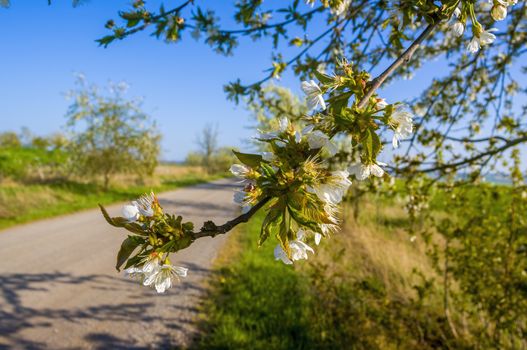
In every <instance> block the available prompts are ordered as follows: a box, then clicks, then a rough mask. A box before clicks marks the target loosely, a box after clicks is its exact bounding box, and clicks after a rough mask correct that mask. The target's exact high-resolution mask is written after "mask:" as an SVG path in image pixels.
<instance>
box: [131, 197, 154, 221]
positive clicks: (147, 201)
mask: <svg viewBox="0 0 527 350" xmlns="http://www.w3.org/2000/svg"><path fill="white" fill-rule="evenodd" d="M156 201H157V199H156V195H155V194H154V192H151V193H150V194H149V195H147V194H144V195H142V196H141V197H140V198H139V199H138V200H137V201H134V202H132V204H133V205H134V206H136V207H137V209H139V212H140V213H141V215H144V216H147V217H150V216H154V209H153V205H154V203H155V202H156Z"/></svg>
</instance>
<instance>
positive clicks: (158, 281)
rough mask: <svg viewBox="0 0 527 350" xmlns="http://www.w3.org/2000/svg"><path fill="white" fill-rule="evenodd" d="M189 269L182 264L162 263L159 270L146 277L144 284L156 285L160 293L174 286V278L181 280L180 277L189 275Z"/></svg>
mask: <svg viewBox="0 0 527 350" xmlns="http://www.w3.org/2000/svg"><path fill="white" fill-rule="evenodd" d="M187 271H188V269H187V268H185V267H181V266H174V265H169V264H164V265H162V266H161V267H160V268H159V269H158V270H157V271H155V272H154V273H151V274H149V275H148V276H146V277H145V279H144V281H143V285H145V286H153V287H155V289H156V291H157V292H158V293H164V292H165V291H166V290H167V289H169V288H170V287H172V280H173V279H175V280H177V281H179V280H180V277H187Z"/></svg>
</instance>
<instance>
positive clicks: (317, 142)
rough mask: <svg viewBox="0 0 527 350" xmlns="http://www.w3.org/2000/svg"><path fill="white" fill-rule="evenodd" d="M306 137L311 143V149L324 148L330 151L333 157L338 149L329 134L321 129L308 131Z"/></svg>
mask: <svg viewBox="0 0 527 350" xmlns="http://www.w3.org/2000/svg"><path fill="white" fill-rule="evenodd" d="M304 130H306V129H304ZM306 138H307V142H308V144H309V149H319V148H323V149H325V150H327V151H328V153H329V155H330V156H331V157H333V156H334V155H335V154H336V153H337V151H338V148H337V145H335V143H333V142H332V141H331V139H330V138H329V136H328V135H326V134H324V133H323V132H322V131H320V130H315V131H313V132H309V133H307V134H306Z"/></svg>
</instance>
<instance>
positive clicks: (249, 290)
mask: <svg viewBox="0 0 527 350" xmlns="http://www.w3.org/2000/svg"><path fill="white" fill-rule="evenodd" d="M396 187H399V189H398V190H397V189H396V190H395V192H393V193H392V195H391V196H378V195H374V194H367V195H364V196H362V198H361V199H360V202H359V203H358V205H357V204H356V203H350V202H348V204H347V206H346V207H345V209H344V212H343V217H345V220H346V221H345V222H344V225H343V228H342V231H341V232H339V233H336V234H334V235H333V236H332V237H331V238H330V239H329V240H331V242H330V241H329V240H325V239H323V240H322V242H321V244H320V246H315V243H314V242H313V241H311V242H308V244H309V245H311V246H312V247H314V248H315V251H316V254H314V255H311V254H310V256H309V260H308V261H305V262H303V263H295V264H294V267H291V266H286V265H284V264H282V263H281V262H279V261H274V259H272V257H273V249H274V246H272V245H266V244H264V245H263V246H262V247H260V248H259V249H256V248H255V247H256V246H257V240H258V236H259V231H260V228H261V225H262V220H263V217H264V215H263V213H260V215H258V216H257V217H256V218H255V220H253V221H251V222H249V223H248V224H247V225H246V226H244V227H242V228H239V229H238V230H236V231H235V232H234V233H233V235H232V236H231V237H230V238H229V241H228V244H227V248H226V249H225V251H224V252H223V255H222V256H220V258H219V260H218V261H217V268H216V269H217V274H216V275H214V276H215V277H214V278H213V279H212V281H211V282H210V285H209V289H208V290H209V295H207V296H206V297H205V298H204V302H203V304H202V306H201V319H200V327H201V332H200V333H199V334H201V338H199V339H197V340H196V342H195V344H194V347H195V348H199V349H238V348H244V349H473V348H480V349H493V348H507V349H522V348H526V346H527V344H526V342H525V337H524V333H522V332H524V331H525V318H524V315H525V314H524V311H525V309H526V304H525V300H526V296H527V294H526V290H527V289H525V285H526V284H525V276H524V275H525V253H522V252H523V250H522V247H523V248H524V247H525V243H526V242H525V239H524V238H521V237H517V238H514V237H511V235H510V232H511V231H508V230H507V225H506V223H507V222H511V221H510V219H511V218H510V216H509V214H510V212H509V211H508V208H509V207H510V206H511V204H512V202H513V201H514V200H515V193H511V191H513V188H512V187H508V186H497V185H489V184H483V185H477V186H473V187H470V188H467V189H462V190H456V191H455V192H454V194H453V193H451V192H449V191H448V190H445V189H441V190H436V191H435V197H434V199H433V200H432V204H431V208H430V211H429V213H430V215H429V216H431V217H433V220H435V221H436V222H437V223H438V225H436V226H433V225H429V224H428V220H429V219H430V218H426V217H425V215H423V214H420V215H418V217H417V218H415V219H412V215H409V212H408V209H405V208H404V204H403V203H404V197H405V196H406V194H405V193H403V191H402V188H403V187H404V186H402V184H401V185H400V186H399V185H398V186H396ZM460 196H461V197H463V198H464V200H465V201H464V203H465V204H464V207H465V208H467V209H465V210H474V208H477V210H480V211H481V213H482V215H485V216H489V214H492V215H490V217H491V218H490V219H487V220H493V223H492V225H493V227H494V230H493V234H492V235H490V234H484V232H487V231H488V227H487V228H486V227H485V225H487V226H488V225H489V224H491V223H490V222H488V221H487V222H485V220H484V219H481V221H480V222H471V223H470V225H471V228H467V227H465V228H464V229H463V230H460V229H459V227H462V226H463V225H466V224H467V223H466V222H463V221H464V218H463V215H466V213H464V212H463V209H461V208H460V207H459V206H456V205H455V204H454V203H455V201H457V200H458V198H459V197H460ZM451 198H456V200H455V201H454V200H453V199H451ZM467 203H470V204H471V205H470V206H469V205H467ZM357 207H360V214H358V215H354V214H356V213H354V210H353V208H357ZM469 208H472V209H469ZM516 209H520V208H516ZM500 210H501V211H502V212H503V214H501V215H500V214H499V213H498V212H499V211H500ZM456 211H457V213H459V215H461V216H458V217H456V218H449V215H453V214H452V213H453V212H456ZM444 220H451V221H450V222H449V224H448V225H446V224H445V221H444ZM439 223H441V224H439ZM444 225H446V227H443V226H444ZM435 227H437V228H435ZM447 227H448V228H447ZM446 231H449V232H450V231H454V232H456V234H455V235H451V234H448V233H446ZM465 233H466V234H465ZM507 233H509V234H507ZM456 235H457V237H458V238H459V240H458V239H456V238H455V237H456ZM503 236H506V238H508V239H509V240H508V242H509V245H508V246H504V245H503V242H504V241H506V240H505V239H504V237H503ZM500 242H501V243H500ZM448 243H449V244H450V245H449V244H448ZM445 248H446V249H445ZM445 257H447V259H445ZM505 259H508V261H507V262H506V263H504V260H505ZM445 266H447V268H446V269H445ZM491 279H492V280H491ZM522 286H523V287H522Z"/></svg>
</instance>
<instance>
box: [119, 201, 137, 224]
mask: <svg viewBox="0 0 527 350" xmlns="http://www.w3.org/2000/svg"><path fill="white" fill-rule="evenodd" d="M122 213H123V217H124V218H125V219H126V220H128V221H129V222H134V221H137V220H139V217H140V215H141V213H140V212H139V208H137V206H135V205H133V204H132V205H125V206H124V207H123V209H122Z"/></svg>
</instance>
